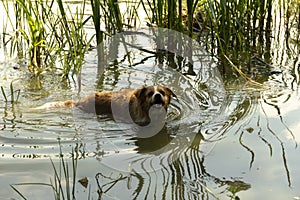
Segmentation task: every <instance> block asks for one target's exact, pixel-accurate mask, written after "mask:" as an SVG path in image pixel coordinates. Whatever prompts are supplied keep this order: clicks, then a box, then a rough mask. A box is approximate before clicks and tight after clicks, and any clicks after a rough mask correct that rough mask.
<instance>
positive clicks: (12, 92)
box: [0, 82, 20, 104]
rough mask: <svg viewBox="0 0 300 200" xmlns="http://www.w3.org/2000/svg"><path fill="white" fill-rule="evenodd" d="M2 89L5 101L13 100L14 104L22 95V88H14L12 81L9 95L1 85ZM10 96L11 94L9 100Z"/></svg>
mask: <svg viewBox="0 0 300 200" xmlns="http://www.w3.org/2000/svg"><path fill="white" fill-rule="evenodd" d="M0 89H1V92H2V96H3V98H4V101H5V102H11V103H12V104H14V103H18V101H19V97H20V89H18V90H14V87H13V83H12V82H11V83H10V86H9V95H7V94H6V93H5V91H4V88H3V86H1V87H0ZM15 93H16V96H15ZM8 96H10V100H8Z"/></svg>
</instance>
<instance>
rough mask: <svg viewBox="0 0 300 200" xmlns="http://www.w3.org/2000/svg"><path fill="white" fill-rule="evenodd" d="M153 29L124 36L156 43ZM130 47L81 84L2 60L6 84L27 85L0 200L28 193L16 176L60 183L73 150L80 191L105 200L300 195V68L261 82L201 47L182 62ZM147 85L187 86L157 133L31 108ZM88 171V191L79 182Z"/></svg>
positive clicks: (1, 107) (1, 144)
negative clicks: (225, 74)
mask: <svg viewBox="0 0 300 200" xmlns="http://www.w3.org/2000/svg"><path fill="white" fill-rule="evenodd" d="M143 38H144V35H142V36H141V38H136V37H135V36H132V35H126V36H125V39H126V40H128V41H130V42H131V43H136V45H145V40H143ZM146 46H147V44H146ZM148 46H149V49H151V48H152V47H151V45H148ZM119 48H120V49H119V51H118V52H117V53H116V54H115V58H116V60H117V61H118V62H117V64H116V63H115V64H114V62H113V61H111V60H108V61H107V67H106V68H105V70H104V71H103V75H104V76H99V70H98V69H97V52H96V50H93V51H91V52H90V53H89V54H88V55H86V63H85V65H84V66H83V70H82V74H81V77H80V80H81V84H80V87H79V85H78V84H77V82H76V81H74V82H72V81H70V82H66V83H64V82H60V79H59V77H58V75H53V74H47V73H46V74H44V75H43V76H42V77H41V79H40V80H39V81H40V87H39V88H37V87H36V85H37V84H36V82H34V79H32V78H30V75H29V74H28V72H27V69H26V65H22V62H18V61H14V60H8V61H3V62H1V63H0V68H1V77H2V78H1V80H0V81H1V85H3V86H4V88H5V89H6V91H8V90H9V84H10V83H11V81H13V84H14V88H15V89H20V90H21V96H20V100H19V101H20V102H19V103H17V104H11V103H10V102H7V103H5V102H4V99H3V97H2V96H1V102H0V103H1V104H0V113H2V114H1V115H2V116H1V123H0V128H1V130H0V152H1V154H0V163H1V168H0V176H1V181H0V186H1V187H0V194H1V197H3V198H4V199H10V198H16V199H18V198H19V196H18V194H17V193H16V192H14V191H13V189H12V188H11V187H10V184H19V183H50V179H51V180H52V181H53V179H54V170H53V167H52V165H51V161H50V158H51V159H52V160H53V162H54V163H55V164H56V166H57V167H59V162H60V159H59V155H60V154H63V156H64V158H65V161H67V162H68V163H69V167H71V166H72V164H71V157H72V156H74V157H76V158H78V166H77V174H76V178H75V179H76V192H75V196H76V198H77V199H88V197H91V199H97V198H98V197H99V194H98V193H97V191H98V190H99V189H100V188H101V189H102V191H103V193H102V194H101V195H102V196H101V197H102V198H103V199H134V198H136V199H154V198H157V199H216V198H219V199H230V198H231V197H232V196H234V195H236V196H238V197H239V198H240V199H258V198H259V199H262V198H264V199H299V198H300V193H299V190H298V189H297V188H299V187H300V181H299V180H300V179H299V174H300V168H299V164H300V158H299V153H300V151H299V146H298V143H299V142H300V133H299V131H300V117H299V116H300V113H299V112H300V111H299V110H300V109H299V107H300V102H299V87H298V83H299V79H298V78H299V76H298V75H299V74H298V72H297V71H296V72H295V73H292V72H291V71H290V70H289V69H287V68H281V73H276V74H273V75H270V76H269V75H265V77H264V85H263V86H255V85H253V84H246V83H245V82H244V81H243V80H241V79H239V78H237V79H235V80H234V81H227V82H225V81H223V79H222V78H221V76H220V74H219V73H218V70H217V68H216V63H215V60H214V59H213V58H211V57H210V56H208V55H207V53H206V52H205V51H203V50H202V49H201V48H199V49H194V54H193V56H194V57H193V67H192V68H191V66H189V65H184V66H183V68H182V69H180V70H178V69H174V67H170V63H168V62H158V59H157V58H155V57H153V55H151V54H148V53H146V52H142V53H141V52H139V51H137V50H136V49H135V48H132V49H131V48H130V47H128V48H129V49H124V48H123V47H122V46H119ZM125 51H129V52H130V53H129V54H126V53H124V52H125ZM128 57H129V58H130V62H129V61H128V59H127V58H128ZM17 63H18V64H17ZM20 63H21V64H20ZM134 63H136V64H134ZM295 63H296V64H295V66H296V65H297V63H298V65H299V61H295ZM16 65H19V68H18V69H14V66H16ZM129 65H131V66H129ZM191 69H192V71H193V72H195V73H191ZM178 71H181V72H182V71H183V72H184V71H185V72H186V73H185V74H186V75H183V74H184V73H180V72H178ZM100 75H101V74H100ZM99 77H101V78H99ZM75 80H76V77H75ZM145 84H147V85H152V84H163V85H167V86H169V87H170V88H171V89H172V90H173V91H174V93H176V95H177V98H173V99H172V102H171V105H170V108H169V110H168V115H167V122H166V124H165V126H164V127H163V128H162V129H161V130H160V131H159V132H158V133H157V134H155V136H153V137H149V138H139V137H137V135H136V133H135V131H134V130H133V129H132V128H131V126H130V125H128V124H125V123H117V122H114V121H113V120H110V119H106V118H99V117H97V116H95V115H93V114H86V113H82V112H81V111H80V110H77V109H69V108H60V109H52V110H34V109H32V108H34V107H36V106H39V105H42V104H43V103H46V102H51V101H59V100H66V99H78V98H80V97H83V96H85V95H87V94H90V93H93V92H95V91H103V90H120V89H123V88H136V87H140V86H141V85H145ZM79 88H80V91H79ZM59 144H60V145H59ZM74 150H75V152H77V153H76V154H72V151H74ZM60 152H61V153H60ZM71 169H72V167H71ZM71 169H70V170H71ZM85 177H86V178H87V179H88V187H87V188H85V187H83V186H82V185H81V184H80V183H79V182H78V180H80V179H82V178H85ZM70 178H72V176H70ZM15 187H16V188H17V189H18V190H19V191H20V192H21V193H22V194H23V195H24V196H25V197H27V198H28V199H39V198H40V197H43V198H45V199H53V192H52V190H51V188H50V187H48V186H45V185H39V184H29V185H15Z"/></svg>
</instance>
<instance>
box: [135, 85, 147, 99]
mask: <svg viewBox="0 0 300 200" xmlns="http://www.w3.org/2000/svg"><path fill="white" fill-rule="evenodd" d="M146 91H147V86H143V87H142V88H139V89H137V90H136V92H135V96H136V97H137V98H140V97H142V96H143V95H144V94H145V92H146Z"/></svg>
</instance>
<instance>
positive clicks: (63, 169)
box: [10, 146, 80, 200]
mask: <svg viewBox="0 0 300 200" xmlns="http://www.w3.org/2000/svg"><path fill="white" fill-rule="evenodd" d="M77 150H78V149H77V148H74V149H72V152H71V154H72V161H71V166H69V164H68V162H67V161H65V159H64V157H63V156H62V155H63V154H62V151H61V146H60V157H59V165H58V167H57V166H56V165H55V164H54V162H53V160H52V159H50V161H51V166H52V168H53V171H54V178H53V179H52V180H50V183H17V184H11V185H10V187H11V188H12V189H13V190H14V191H15V192H16V193H17V194H18V195H20V197H22V199H27V198H26V196H25V194H24V193H22V192H21V191H20V190H18V188H17V187H21V186H37V187H38V186H46V187H50V188H51V189H52V190H53V195H54V199H56V200H60V199H68V200H71V199H76V194H75V192H76V191H75V189H76V187H75V185H76V174H77V165H78V156H79V155H80V153H79V152H77Z"/></svg>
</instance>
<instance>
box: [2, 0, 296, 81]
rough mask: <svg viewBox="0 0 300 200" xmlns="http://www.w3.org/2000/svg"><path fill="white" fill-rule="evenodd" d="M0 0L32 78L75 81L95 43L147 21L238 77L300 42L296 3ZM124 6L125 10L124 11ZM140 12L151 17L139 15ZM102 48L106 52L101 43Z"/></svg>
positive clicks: (5, 39) (8, 39)
mask: <svg viewBox="0 0 300 200" xmlns="http://www.w3.org/2000/svg"><path fill="white" fill-rule="evenodd" d="M121 4H122V5H121ZM2 5H3V7H4V8H5V11H6V18H7V20H6V22H4V26H3V30H1V31H2V36H1V40H2V44H3V48H9V49H8V52H9V56H12V57H13V56H17V58H18V59H20V60H24V59H25V60H27V61H28V65H27V67H28V70H29V71H30V72H31V73H32V74H33V75H34V76H38V75H39V74H41V73H43V72H44V71H49V70H50V71H55V72H57V71H59V72H60V74H61V76H62V77H63V78H71V77H73V75H75V74H78V73H79V72H80V70H81V67H82V65H83V62H84V56H85V54H86V53H88V52H89V51H90V50H91V49H93V48H95V46H96V45H99V44H102V42H103V41H104V40H105V39H106V38H107V37H110V36H112V35H114V34H115V33H119V32H122V31H125V30H128V29H134V28H137V26H138V25H137V24H139V23H143V22H146V23H147V25H148V26H155V27H163V28H168V29H173V30H176V31H179V32H181V33H184V34H187V35H189V36H190V37H192V38H195V39H197V41H199V44H200V45H202V46H203V47H205V49H206V50H207V51H208V52H209V54H210V55H212V56H215V57H217V58H218V61H219V68H220V70H221V71H222V72H223V74H226V72H228V71H229V73H232V72H235V73H236V72H237V73H238V74H239V71H236V70H235V68H237V66H238V68H240V70H242V71H247V72H248V73H250V72H251V70H252V69H253V68H255V66H256V64H257V63H259V64H260V65H263V66H264V67H265V69H266V71H268V70H270V69H269V68H270V66H271V65H272V63H271V54H272V52H271V46H274V45H275V44H278V43H279V42H278V40H285V41H286V48H287V49H290V48H292V47H291V46H295V45H296V46H297V44H299V39H300V38H299V29H300V14H299V13H300V2H299V1H296V0H291V1H288V2H281V1H274V0H267V1H265V0H250V1H226V0H205V1H199V0H187V1H181V0H180V1H174V0H168V1H166V0H163V1H154V3H153V2H152V1H148V0H147V1H140V0H137V1H132V2H130V3H129V2H125V3H124V2H122V3H120V2H119V1H117V0H104V1H100V0H84V1H82V3H80V4H78V2H77V4H76V6H75V8H74V5H75V4H74V5H72V4H71V3H68V4H67V3H65V2H63V1H62V0H52V1H43V0H35V1H31V0H17V1H14V2H11V1H8V0H3V1H2ZM12 7H13V11H12V9H11V8H12ZM120 7H126V9H125V10H124V9H123V11H122V12H121V9H120ZM87 10H91V13H87ZM139 12H144V13H145V15H146V17H147V19H141V18H140V17H139ZM87 25H89V26H92V27H93V29H94V31H95V33H94V35H92V36H90V35H88V34H87V32H86V30H85V27H86V26H87ZM278 29H279V30H278ZM281 29H282V30H281ZM281 31H283V32H284V33H283V34H284V38H282V37H281V36H280V34H282V32H281ZM279 32H280V33H279ZM94 41H96V43H95V42H94ZM98 50H99V51H98V55H99V56H103V55H102V54H103V47H102V49H101V46H100V49H98ZM296 51H297V50H296ZM294 53H296V54H297V52H294ZM169 57H170V56H169V55H168V57H166V59H169ZM228 58H229V59H230V61H228ZM171 59H172V58H171ZM231 63H234V64H235V65H236V66H235V67H232V65H231ZM232 69H233V70H232Z"/></svg>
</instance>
